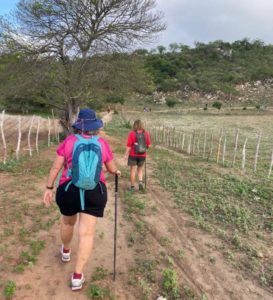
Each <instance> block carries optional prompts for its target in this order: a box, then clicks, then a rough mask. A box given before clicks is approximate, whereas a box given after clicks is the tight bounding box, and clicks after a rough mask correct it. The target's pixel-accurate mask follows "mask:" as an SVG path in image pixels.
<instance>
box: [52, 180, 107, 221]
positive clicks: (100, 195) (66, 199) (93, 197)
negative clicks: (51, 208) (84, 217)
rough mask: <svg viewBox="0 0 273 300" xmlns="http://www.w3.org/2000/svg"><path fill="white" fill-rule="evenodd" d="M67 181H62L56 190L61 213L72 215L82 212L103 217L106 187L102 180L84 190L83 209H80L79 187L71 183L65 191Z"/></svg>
mask: <svg viewBox="0 0 273 300" xmlns="http://www.w3.org/2000/svg"><path fill="white" fill-rule="evenodd" d="M68 183H69V182H64V183H63V184H62V185H60V186H59V187H58V188H57V191H56V202H57V205H58V206H59V209H60V212H61V214H62V215H64V216H73V215H75V214H77V213H79V212H82V213H86V214H89V215H91V216H94V217H100V218H101V217H103V212H104V208H105V205H106V203H107V188H106V186H105V184H104V183H103V182H100V183H99V184H98V185H97V186H96V187H95V189H94V190H91V191H90V190H88V191H85V197H84V198H85V199H84V200H85V207H84V210H82V209H81V199H80V192H79V188H77V187H76V186H75V185H74V184H71V185H70V186H69V188H68V190H67V191H65V188H66V186H67V184H68Z"/></svg>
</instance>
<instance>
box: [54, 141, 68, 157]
mask: <svg viewBox="0 0 273 300" xmlns="http://www.w3.org/2000/svg"><path fill="white" fill-rule="evenodd" d="M66 141H67V138H66V139H65V140H64V141H63V142H62V143H61V144H60V145H59V146H58V148H57V150H56V152H57V154H58V155H59V156H65V144H66Z"/></svg>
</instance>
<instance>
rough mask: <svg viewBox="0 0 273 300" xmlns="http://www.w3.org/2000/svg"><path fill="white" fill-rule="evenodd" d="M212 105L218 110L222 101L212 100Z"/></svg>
mask: <svg viewBox="0 0 273 300" xmlns="http://www.w3.org/2000/svg"><path fill="white" fill-rule="evenodd" d="M212 107H214V108H217V109H219V110H220V109H221V107H222V103H221V102H218V101H215V102H213V104H212Z"/></svg>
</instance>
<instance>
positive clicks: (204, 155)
mask: <svg viewBox="0 0 273 300" xmlns="http://www.w3.org/2000/svg"><path fill="white" fill-rule="evenodd" d="M206 147H207V129H205V132H204V147H203V158H205V157H206Z"/></svg>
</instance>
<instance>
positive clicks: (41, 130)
mask: <svg viewBox="0 0 273 300" xmlns="http://www.w3.org/2000/svg"><path fill="white" fill-rule="evenodd" d="M0 131H1V144H0V160H1V161H2V163H3V164H6V163H7V162H8V161H9V160H11V159H16V160H19V159H20V157H21V156H24V155H26V154H28V155H29V156H33V153H34V152H36V153H39V150H40V148H41V147H42V146H44V145H45V144H46V145H47V146H48V147H50V146H51V145H52V143H53V142H55V141H56V142H58V143H59V141H60V133H61V131H62V128H61V126H60V124H59V122H58V120H57V119H56V118H55V116H54V111H53V110H52V116H51V117H48V118H47V119H46V118H42V117H40V116H36V115H33V116H31V117H29V116H21V115H16V116H14V115H7V114H6V113H5V110H3V111H2V112H1V114H0Z"/></svg>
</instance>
